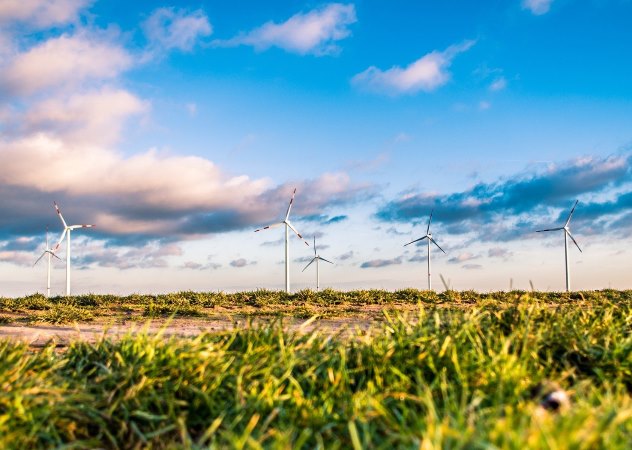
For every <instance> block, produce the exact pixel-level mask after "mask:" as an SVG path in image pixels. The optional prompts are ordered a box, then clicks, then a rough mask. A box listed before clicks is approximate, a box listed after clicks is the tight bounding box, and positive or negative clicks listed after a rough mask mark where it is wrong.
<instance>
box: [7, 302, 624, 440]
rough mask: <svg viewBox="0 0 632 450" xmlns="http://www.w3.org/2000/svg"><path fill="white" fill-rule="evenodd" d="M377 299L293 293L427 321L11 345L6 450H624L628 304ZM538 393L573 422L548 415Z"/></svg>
mask: <svg viewBox="0 0 632 450" xmlns="http://www.w3.org/2000/svg"><path fill="white" fill-rule="evenodd" d="M364 292H368V293H369V294H366V295H365V294H363V293H364ZM375 292H378V291H360V292H356V293H352V294H348V293H340V294H339V296H338V297H336V295H335V293H333V292H324V293H322V294H319V295H315V294H313V293H308V292H307V293H302V294H300V295H303V296H305V297H308V301H309V302H308V303H306V304H310V305H318V303H319V302H322V303H324V304H327V303H328V302H331V301H337V302H338V305H343V304H344V305H349V304H360V305H362V304H365V303H363V302H367V303H369V302H373V303H370V304H375V303H376V302H377V303H378V304H383V305H384V306H385V307H389V305H392V304H396V303H397V302H401V301H410V302H414V303H415V304H418V308H417V310H416V312H414V313H410V314H407V315H388V314H387V315H385V316H384V318H383V321H382V322H381V323H380V324H378V325H376V326H375V327H373V328H372V329H370V330H369V331H366V332H360V331H357V332H355V333H350V332H345V333H341V334H339V335H336V336H333V337H332V336H328V335H327V334H321V333H319V332H311V333H301V332H289V331H287V328H285V327H284V326H283V323H282V321H277V322H275V323H273V324H271V325H265V326H264V325H259V326H257V325H254V324H250V326H245V327H242V328H241V329H235V330H233V331H229V332H222V333H218V334H202V335H200V336H198V337H197V338H195V339H185V338H170V339H166V338H165V337H164V336H161V335H157V336H156V335H154V336H152V335H137V336H128V337H124V338H123V339H120V340H117V341H110V340H103V341H100V342H97V343H95V344H89V343H85V342H75V343H73V344H72V345H71V346H70V347H69V348H67V349H66V350H65V351H62V352H60V351H58V350H56V349H54V348H53V347H46V348H44V349H41V350H36V351H34V350H33V349H30V348H28V347H27V346H25V345H23V344H17V343H10V342H6V341H5V342H3V341H0V386H2V389H1V390H0V448H51V447H53V448H54V447H61V446H67V447H64V448H94V447H105V448H207V447H210V448H254V449H256V448H288V449H289V448H345V449H346V448H354V449H358V448H386V449H392V448H415V449H416V448H423V449H431V448H468V449H470V448H473V449H478V448H481V449H483V448H485V449H487V448H510V449H524V448H561V449H566V448H576V449H593V448H605V449H606V448H607V449H617V448H621V449H624V448H629V443H630V442H632V399H631V392H632V333H631V331H632V302H631V301H630V292H615V291H604V292H601V293H581V294H573V295H572V296H570V297H567V296H565V295H558V296H557V297H556V298H553V297H552V296H550V295H545V294H538V293H535V294H531V293H529V294H528V295H527V294H525V293H511V294H489V295H483V294H473V293H449V294H450V295H451V296H453V297H450V298H446V297H441V296H438V295H436V294H433V295H434V297H432V296H426V293H423V292H422V293H419V292H418V291H410V292H408V291H400V292H399V293H384V292H381V291H379V292H378V293H379V295H372V294H371V293H375ZM178 295H179V297H178V298H187V299H189V303H188V304H190V305H197V306H199V307H200V308H205V306H203V304H204V302H207V301H209V300H212V301H217V300H218V298H220V299H221V295H219V294H218V297H213V295H215V294H209V295H208V296H207V295H206V294H197V295H190V296H189V295H180V294H178ZM240 295H241V297H240ZM347 295H349V296H348V297H347ZM540 295H542V296H541V297H540ZM582 296H583V298H582ZM238 298H241V299H243V301H249V302H253V301H254V302H259V303H260V304H263V303H265V302H266V300H267V301H280V300H282V301H288V300H289V299H294V300H300V298H299V294H297V296H294V297H288V298H284V297H283V295H279V294H278V293H277V294H276V296H273V295H272V294H270V293H267V292H266V293H264V294H261V295H259V296H258V295H254V297H251V296H250V293H244V294H235V296H234V297H233V300H235V299H238ZM96 300H98V301H97V303H98V302H101V301H102V302H103V303H106V302H108V301H112V300H111V299H110V300H107V299H99V298H97V299H96ZM154 301H155V299H154ZM79 303H80V302H76V303H74V306H75V307H77V308H79V307H86V306H80V305H79ZM84 303H85V302H84ZM103 303H100V304H101V305H103ZM544 380H550V381H554V382H557V383H558V384H560V385H561V386H562V387H563V388H564V389H566V390H567V391H568V392H569V393H570V395H571V407H570V409H569V410H567V411H565V412H563V413H559V414H553V413H542V411H541V410H539V409H538V401H537V399H534V398H532V392H533V388H534V387H535V386H537V385H538V384H539V383H541V382H542V381H544Z"/></svg>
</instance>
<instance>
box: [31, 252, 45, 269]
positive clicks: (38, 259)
mask: <svg viewBox="0 0 632 450" xmlns="http://www.w3.org/2000/svg"><path fill="white" fill-rule="evenodd" d="M45 254H46V252H44V253H42V255H41V256H40V257H39V258H37V261H35V262H34V263H33V267H35V266H36V265H37V263H38V262H40V259H42V258H43V257H44V255H45Z"/></svg>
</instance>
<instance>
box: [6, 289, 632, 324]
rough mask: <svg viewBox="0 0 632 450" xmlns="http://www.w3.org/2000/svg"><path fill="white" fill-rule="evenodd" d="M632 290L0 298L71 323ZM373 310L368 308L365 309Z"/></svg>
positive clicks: (344, 310) (534, 299)
mask: <svg viewBox="0 0 632 450" xmlns="http://www.w3.org/2000/svg"><path fill="white" fill-rule="evenodd" d="M631 300H632V291H630V290H628V291H615V290H602V291H585V292H571V293H560V292H526V291H512V292H489V293H480V292H474V291H461V292H458V291H447V292H442V293H436V292H431V291H420V290H416V289H403V290H399V291H382V290H357V291H349V292H340V291H334V290H331V289H326V290H323V291H320V292H314V291H310V290H304V291H299V292H297V293H295V294H286V293H285V292H279V291H268V290H257V291H252V292H238V293H234V294H227V293H224V292H191V291H187V292H177V293H172V294H162V295H140V294H134V295H129V296H120V297H119V296H114V295H94V294H89V295H81V296H71V297H52V298H50V299H47V298H46V297H45V296H43V295H41V294H35V295H31V296H28V297H22V298H2V297H0V315H2V316H3V317H5V318H6V320H8V321H22V322H31V323H37V322H43V323H54V324H63V323H72V322H90V321H94V320H98V319H103V320H106V321H107V320H111V319H117V318H125V319H130V318H132V319H134V318H136V319H146V318H159V317H163V318H168V317H171V316H174V315H175V316H177V317H197V318H205V317H209V318H210V317H215V316H226V315H237V314H239V315H242V316H244V315H245V316H270V317H278V316H289V317H299V318H308V317H311V316H313V315H318V316H319V317H345V316H354V315H357V314H358V313H360V314H364V315H369V316H375V314H371V313H370V311H376V312H377V315H378V316H379V311H380V309H381V308H391V309H396V310H397V309H408V310H410V309H414V308H415V307H416V306H417V305H424V306H429V307H430V306H442V307H461V308H467V307H471V306H483V305H487V304H494V305H510V304H513V303H522V304H524V303H534V304H541V305H545V304H546V305H550V306H551V307H558V306H563V305H567V304H572V305H574V306H578V307H582V306H595V305H601V304H607V303H621V302H630V301H631ZM367 311H369V312H367Z"/></svg>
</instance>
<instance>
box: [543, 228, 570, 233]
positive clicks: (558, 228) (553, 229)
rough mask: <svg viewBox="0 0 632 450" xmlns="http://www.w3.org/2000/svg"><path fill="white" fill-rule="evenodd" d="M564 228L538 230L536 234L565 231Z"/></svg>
mask: <svg viewBox="0 0 632 450" xmlns="http://www.w3.org/2000/svg"><path fill="white" fill-rule="evenodd" d="M563 229H564V227H560V228H547V229H546V230H537V231H536V233H542V232H544V231H559V230H563Z"/></svg>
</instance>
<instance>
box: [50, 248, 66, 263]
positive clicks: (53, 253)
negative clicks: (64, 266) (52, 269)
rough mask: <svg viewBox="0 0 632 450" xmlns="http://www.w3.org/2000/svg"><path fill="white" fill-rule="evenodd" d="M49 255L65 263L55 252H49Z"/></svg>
mask: <svg viewBox="0 0 632 450" xmlns="http://www.w3.org/2000/svg"><path fill="white" fill-rule="evenodd" d="M48 253H50V254H51V255H53V256H54V257H55V258H57V259H58V260H60V261H62V262H63V260H62V259H61V258H60V257H59V256H57V255H56V254H55V252H53V251H51V250H49V251H48Z"/></svg>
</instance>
